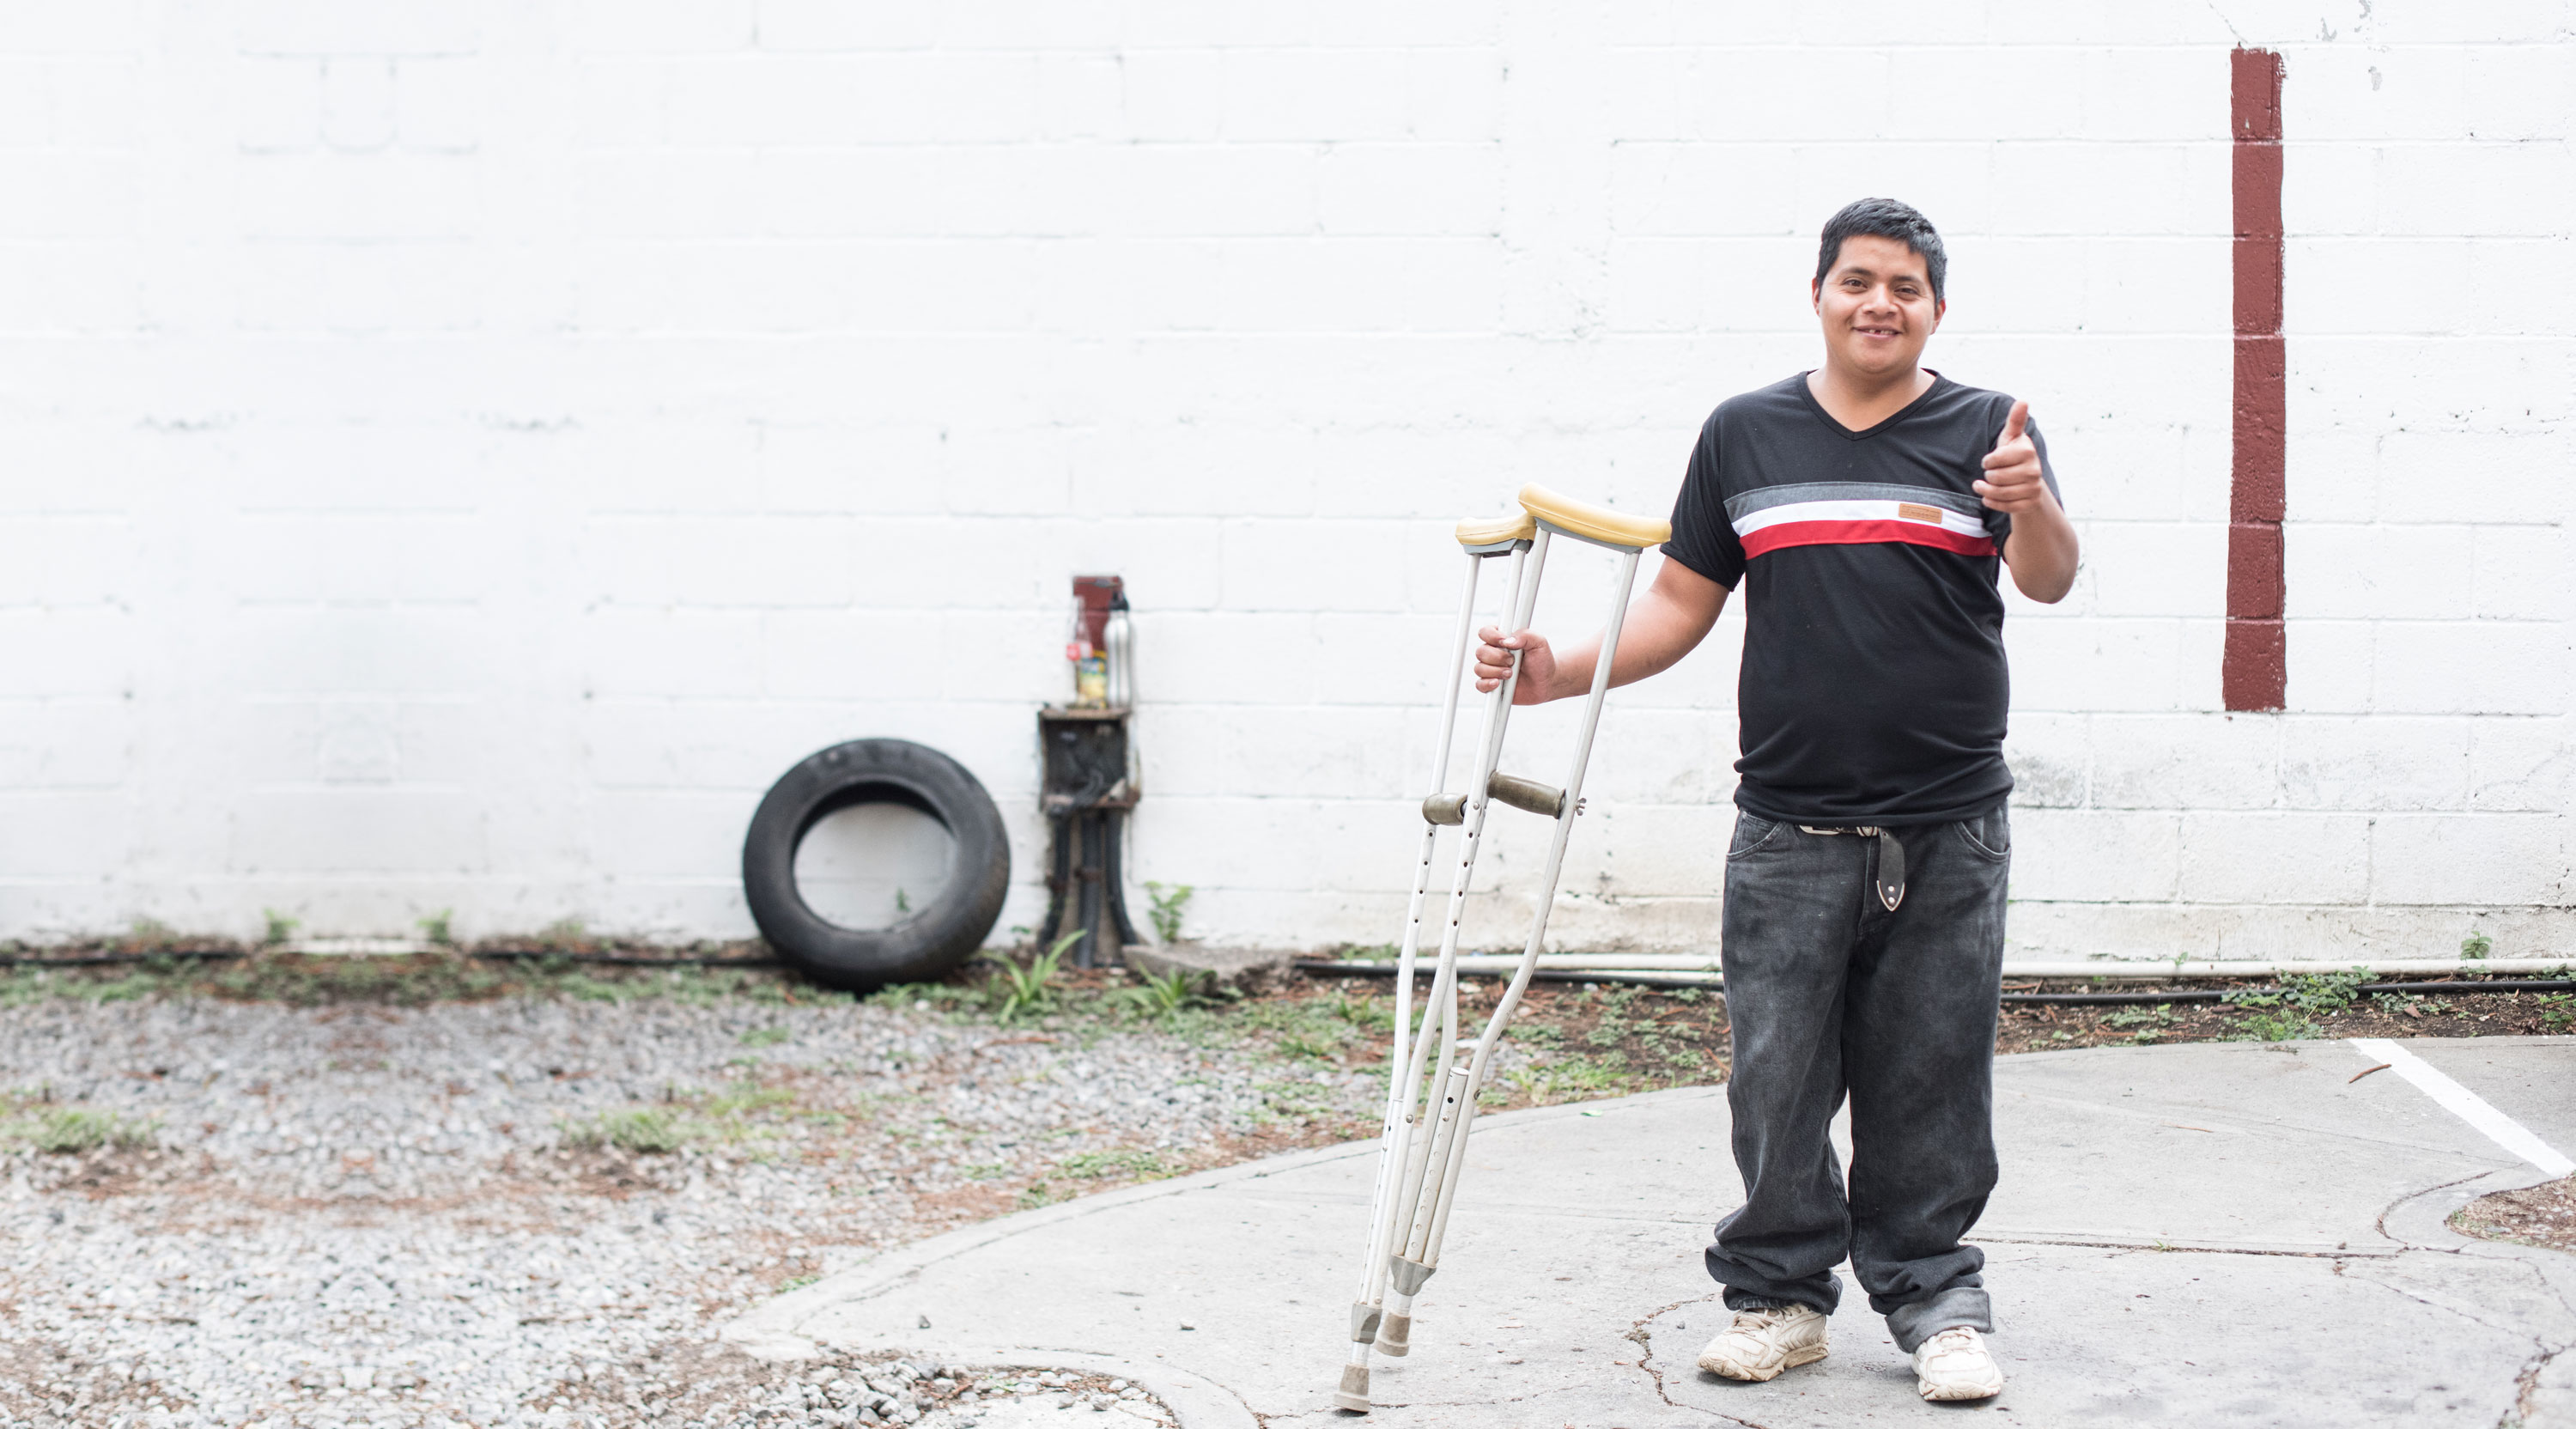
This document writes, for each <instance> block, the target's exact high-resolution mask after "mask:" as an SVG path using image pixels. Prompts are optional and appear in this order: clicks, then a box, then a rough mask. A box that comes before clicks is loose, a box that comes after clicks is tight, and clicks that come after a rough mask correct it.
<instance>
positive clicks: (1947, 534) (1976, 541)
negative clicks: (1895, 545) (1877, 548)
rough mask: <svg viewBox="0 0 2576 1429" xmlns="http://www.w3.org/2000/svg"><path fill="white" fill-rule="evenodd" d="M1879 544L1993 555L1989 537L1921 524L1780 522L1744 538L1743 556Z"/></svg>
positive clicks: (1891, 522)
mask: <svg viewBox="0 0 2576 1429" xmlns="http://www.w3.org/2000/svg"><path fill="white" fill-rule="evenodd" d="M1880 541H1902V542H1904V543H1906V544H1907V545H1911V546H1933V547H1937V548H1939V549H1941V550H1944V551H1956V552H1958V553H1959V554H1960V555H1963V556H1991V555H1993V554H1994V553H1995V541H1994V538H1993V537H1992V536H1970V535H1965V534H1962V533H1960V532H1957V531H1953V530H1950V529H1949V528H1947V527H1944V526H1935V525H1932V524H1930V523H1929V522H1924V521H1783V522H1781V523H1780V524H1779V525H1777V526H1765V527H1763V528H1762V529H1761V530H1759V531H1756V532H1754V533H1753V534H1752V535H1749V536H1746V537H1745V538H1744V555H1745V558H1746V559H1747V560H1750V559H1752V558H1753V557H1755V556H1758V555H1761V554H1763V553H1764V552H1766V551H1776V550H1779V549H1780V548H1781V547H1783V546H1866V545H1873V544H1875V543H1877V542H1880Z"/></svg>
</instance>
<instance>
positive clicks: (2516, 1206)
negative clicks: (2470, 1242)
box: [2451, 1176, 2576, 1252]
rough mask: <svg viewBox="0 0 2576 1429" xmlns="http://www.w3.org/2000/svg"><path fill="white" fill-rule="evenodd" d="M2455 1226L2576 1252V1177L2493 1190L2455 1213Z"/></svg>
mask: <svg viewBox="0 0 2576 1429" xmlns="http://www.w3.org/2000/svg"><path fill="white" fill-rule="evenodd" d="M2451 1228H2452V1229H2454V1230H2457V1231H2459V1232H2461V1233H2462V1234H2464V1235H2473V1236H2483V1237H2485V1238H2486V1239H2488V1240H2509V1241H2516V1242H2519V1243H2521V1244H2523V1245H2537V1246H2544V1247H2546V1248H2548V1249H2550V1250H2564V1251H2570V1252H2576V1176H2566V1177H2561V1178H2560V1179H2558V1180H2555V1181H2545V1182H2543V1183H2541V1184H2540V1185H2537V1186H2526V1187H2524V1188H2523V1189H2521V1190H2519V1191H2491V1192H2489V1193H2487V1194H2486V1195H2483V1196H2480V1197H2478V1198H2477V1199H2476V1200H2474V1201H2471V1202H2469V1203H2468V1204H2467V1205H2465V1206H2462V1207H2461V1208H2460V1209H2458V1210H2457V1211H2454V1212H2452V1213H2451Z"/></svg>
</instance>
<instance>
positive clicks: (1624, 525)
mask: <svg viewBox="0 0 2576 1429" xmlns="http://www.w3.org/2000/svg"><path fill="white" fill-rule="evenodd" d="M1521 506H1522V508H1523V509H1524V510H1526V511H1528V512H1529V514H1531V515H1532V516H1535V517H1537V518H1538V519H1539V520H1541V521H1544V522H1546V523H1547V524H1549V525H1550V526H1553V527H1555V528H1556V529H1558V530H1560V531H1563V532H1565V533H1566V534H1567V535H1569V536H1580V537H1582V538H1583V539H1585V540H1587V541H1598V542H1600V543H1601V544H1602V545H1605V546H1620V547H1624V548H1626V549H1628V550H1632V551H1633V550H1642V549H1644V548H1645V547H1648V546H1660V545H1662V544H1663V543H1664V542H1666V541H1669V540H1671V539H1672V538H1673V523H1671V522H1670V521H1658V520H1656V519H1654V518H1653V517H1650V516H1631V515H1629V514H1628V513H1627V512H1625V511H1613V510H1611V509H1610V508H1609V507H1607V506H1595V505H1593V504H1592V503H1591V502H1589V501H1577V500H1575V499H1574V498H1573V497H1570V496H1559V495H1557V494H1556V493H1555V492H1553V491H1550V490H1548V489H1547V488H1546V487H1544V486H1541V485H1539V484H1538V483H1537V482H1535V481H1533V482H1531V483H1530V484H1529V485H1527V486H1524V487H1522V488H1521Z"/></svg>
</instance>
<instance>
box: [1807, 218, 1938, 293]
mask: <svg viewBox="0 0 2576 1429" xmlns="http://www.w3.org/2000/svg"><path fill="white" fill-rule="evenodd" d="M1862 235H1867V236H1869V237H1872V238H1893V239H1895V240H1896V241H1897V242H1899V243H1902V244H1904V245H1905V246H1906V248H1907V249H1908V250H1910V251H1911V252H1912V253H1913V254H1914V256H1915V257H1917V258H1920V259H1922V260H1923V267H1924V269H1925V272H1926V275H1927V276H1929V277H1930V278H1931V280H1932V301H1934V302H1936V303H1937V302H1940V301H1942V298H1941V282H1942V280H1943V279H1944V278H1946V277H1948V276H1949V273H1950V255H1949V254H1947V253H1945V252H1943V251H1942V250H1941V235H1940V233H1939V231H1937V230H1936V229H1934V228H1933V227H1932V220H1930V219H1928V218H1925V217H1924V216H1923V215H1922V214H1921V213H1920V212H1919V211H1917V210H1916V209H1915V208H1914V206H1913V205H1911V204H1904V203H1898V202H1897V201H1896V200H1894V199H1892V198H1864V199H1855V200H1853V201H1852V202H1850V203H1847V204H1844V205H1843V209H1842V212H1840V213H1837V214H1835V215H1834V216H1833V217H1831V218H1829V219H1826V220H1825V238H1824V246H1823V248H1822V249H1821V250H1820V251H1819V252H1818V253H1817V254H1816V281H1817V282H1818V283H1822V282H1824V281H1825V275H1826V274H1827V273H1830V272H1832V271H1833V267H1834V260H1835V259H1837V258H1839V257H1841V256H1842V252H1843V240H1844V239H1846V238H1853V237H1858V236H1862Z"/></svg>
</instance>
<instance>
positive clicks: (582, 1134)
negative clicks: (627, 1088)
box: [557, 1107, 700, 1156]
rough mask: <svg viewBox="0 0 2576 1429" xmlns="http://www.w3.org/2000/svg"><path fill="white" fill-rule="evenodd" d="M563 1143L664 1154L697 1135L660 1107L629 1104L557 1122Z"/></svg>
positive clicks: (692, 1139)
mask: <svg viewBox="0 0 2576 1429" xmlns="http://www.w3.org/2000/svg"><path fill="white" fill-rule="evenodd" d="M557 1126H558V1127H559V1128H560V1135H561V1137H562V1139H563V1143H564V1144H565V1145H567V1146H578V1147H582V1148H584V1149H586V1150H592V1151H596V1150H600V1149H602V1148H605V1147H612V1146H613V1147H615V1148H617V1149H618V1150H620V1151H632V1152H635V1153H637V1154H638V1155H644V1156H668V1155H670V1154H671V1153H673V1152H675V1151H681V1150H684V1149H686V1148H687V1147H688V1145H689V1144H690V1143H691V1142H693V1141H696V1140H698V1139H700V1135H699V1133H698V1131H697V1129H696V1128H695V1127H693V1126H691V1125H690V1124H689V1123H688V1122H687V1121H686V1120H685V1119H683V1118H682V1117H680V1116H678V1115H677V1114H675V1113H673V1112H670V1111H667V1110H664V1109H662V1108H660V1107H630V1108H627V1109H625V1110H622V1111H604V1112H601V1113H599V1114H598V1115H597V1116H593V1117H588V1118H583V1119H579V1120H569V1119H568V1120H565V1121H562V1122H559V1123H557Z"/></svg>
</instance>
